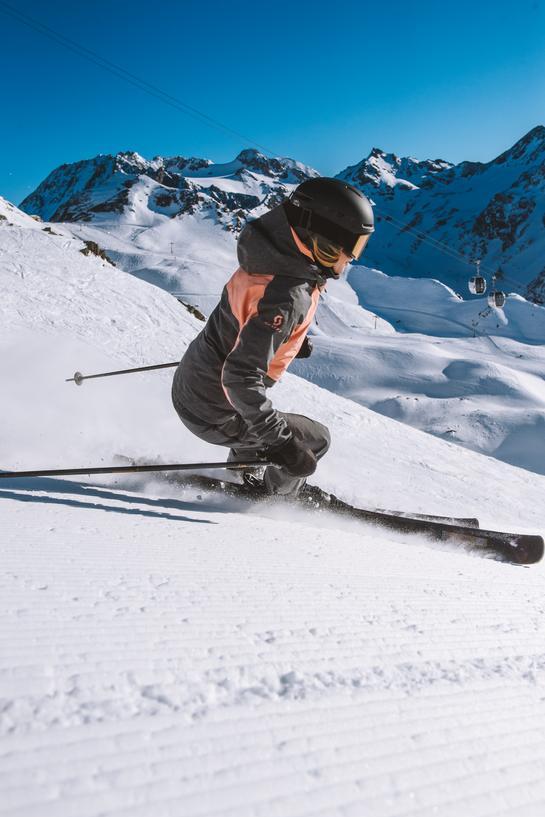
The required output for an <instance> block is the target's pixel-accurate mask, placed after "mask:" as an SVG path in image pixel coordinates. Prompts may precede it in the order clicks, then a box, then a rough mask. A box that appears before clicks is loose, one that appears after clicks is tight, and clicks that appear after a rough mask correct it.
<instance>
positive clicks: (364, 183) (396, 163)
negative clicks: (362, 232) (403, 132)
mask: <svg viewBox="0 0 545 817" xmlns="http://www.w3.org/2000/svg"><path fill="white" fill-rule="evenodd" d="M450 167H452V165H451V164H450V163H449V162H446V161H444V160H442V159H435V160H432V159H424V160H419V159H414V158H412V157H399V156H397V155H396V154H395V153H387V152H386V151H384V150H382V149H381V148H378V147H374V148H372V150H371V152H370V153H369V155H368V156H367V157H366V158H365V159H362V161H361V162H359V163H358V164H357V165H352V166H350V167H347V168H346V169H345V170H343V171H342V172H341V173H339V175H338V177H337V178H339V179H343V180H344V181H347V182H350V183H351V184H355V185H357V186H358V187H361V188H363V189H365V188H367V190H368V192H370V193H371V192H372V191H373V190H381V191H382V192H383V193H385V194H392V192H393V191H394V189H395V188H399V189H402V190H415V189H416V188H417V187H420V185H421V184H422V183H423V181H424V180H425V179H426V178H427V177H428V176H430V175H433V174H436V173H441V172H443V171H444V170H445V169H448V168H450Z"/></svg>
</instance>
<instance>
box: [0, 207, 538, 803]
mask: <svg viewBox="0 0 545 817" xmlns="http://www.w3.org/2000/svg"><path fill="white" fill-rule="evenodd" d="M6 209H7V205H6V204H5V203H4V202H0V213H2V214H3V213H4V212H6ZM9 221H10V224H8V223H7V221H0V249H1V251H2V252H1V255H0V286H1V288H2V292H3V321H2V325H1V327H0V349H1V355H0V383H2V400H1V401H0V426H1V427H2V429H3V432H4V433H3V435H2V467H3V468H30V467H48V466H52V465H58V466H61V467H69V466H78V465H84V464H89V465H91V464H96V465H101V464H105V463H108V462H111V461H112V459H113V457H114V456H115V454H118V453H121V454H127V455H129V456H132V455H135V456H143V457H146V458H150V459H151V458H152V457H157V456H159V457H163V458H164V459H169V460H171V461H173V460H176V459H179V460H193V459H202V460H203V461H205V460H207V459H208V458H211V459H218V458H219V457H220V456H221V455H222V454H225V451H224V450H221V449H215V448H213V447H211V446H207V445H206V444H205V443H201V442H200V441H198V440H196V439H194V438H192V437H191V435H190V434H189V433H188V432H186V431H185V429H184V428H183V427H182V425H181V424H180V423H179V421H178V419H177V417H176V415H175V413H174V411H173V409H172V407H171V406H170V399H169V387H170V380H171V373H169V372H168V371H159V372H154V373H149V374H138V375H127V376H122V377H118V378H115V379H103V380H96V381H88V382H86V383H84V384H83V385H82V386H81V387H76V386H75V385H74V384H73V383H65V382H64V380H65V378H68V377H71V376H72V375H73V372H74V371H75V370H76V369H79V370H80V371H83V372H84V373H92V372H95V371H101V370H105V369H117V368H124V367H125V366H130V365H139V364H148V363H154V362H157V363H161V362H166V361H168V360H176V359H178V358H179V356H180V355H181V354H182V353H183V350H184V348H185V346H186V344H187V343H188V342H189V340H190V339H191V338H192V337H193V336H194V335H195V333H196V332H197V331H198V330H199V329H200V327H201V326H202V323H200V322H199V321H198V320H196V319H195V318H194V317H193V316H192V315H190V314H189V313H188V312H187V311H186V310H185V309H184V308H183V307H182V306H181V305H180V304H179V303H178V302H177V301H176V299H175V298H173V297H172V295H171V294H169V293H168V292H167V291H165V290H164V289H159V288H157V287H154V286H152V285H151V284H150V283H148V282H147V281H145V280H140V279H139V278H138V277H136V276H134V275H130V274H127V273H126V272H123V271H122V270H121V269H119V268H116V267H112V266H111V265H109V264H108V263H106V262H104V261H103V260H101V259H99V258H97V257H95V256H92V255H90V256H84V255H82V254H81V253H80V251H79V250H80V249H82V247H83V244H82V242H81V240H80V239H79V237H78V236H77V234H76V235H73V234H72V232H70V230H69V229H68V228H67V226H66V225H56V224H53V225H51V229H53V230H54V231H55V232H58V233H59V235H51V234H50V233H48V232H44V230H43V227H44V226H48V225H41V224H37V223H36V222H35V221H33V220H32V219H29V218H28V217H27V216H24V214H19V213H18V212H17V211H16V210H13V209H11V210H10V217H9ZM72 229H73V228H72ZM85 229H94V228H93V227H91V226H88V225H86V227H85ZM74 232H77V231H74ZM86 237H87V236H86ZM119 240H120V241H122V240H124V239H123V237H121V238H120V239H119ZM99 243H100V242H99ZM219 280H220V274H219V273H217V282H218V283H219ZM350 284H351V279H350V278H349V281H348V282H346V281H343V282H339V283H338V288H337V289H336V290H335V291H336V293H337V297H334V296H333V294H332V293H333V287H334V286H336V284H332V285H331V287H330V293H329V294H328V296H327V299H326V301H324V303H323V304H322V307H321V317H320V316H319V322H318V327H317V329H316V334H315V338H314V339H315V342H316V345H317V350H316V354H317V357H316V358H314V356H313V357H312V358H310V360H309V361H308V362H306V363H305V362H304V361H301V362H300V364H299V365H300V366H305V365H307V366H309V365H311V362H312V361H314V360H320V359H321V360H322V362H324V360H325V356H326V354H327V353H328V351H327V348H326V345H327V344H328V343H329V344H330V349H329V351H330V353H331V355H333V356H334V355H335V354H338V355H339V358H338V361H337V362H334V365H332V366H331V367H330V368H329V373H330V374H331V373H332V372H334V371H335V369H336V370H337V373H338V374H339V375H341V374H343V376H345V377H348V375H349V374H352V376H354V377H355V378H357V376H358V373H359V376H360V378H361V377H363V376H365V377H368V376H369V373H370V371H371V370H372V366H371V365H369V366H368V363H366V361H368V360H369V357H368V356H369V354H371V352H372V353H373V354H374V355H375V357H374V360H375V361H378V360H379V350H382V351H381V354H382V355H384V356H386V355H390V358H392V357H393V358H394V359H395V366H394V367H393V368H392V367H391V366H390V368H389V367H387V366H384V367H383V368H382V371H381V372H379V373H378V374H377V385H376V386H375V385H373V384H371V386H370V388H371V390H373V389H374V388H376V389H377V392H378V388H379V385H380V379H381V377H385V376H386V373H387V372H390V373H391V374H392V373H393V372H397V373H398V374H401V373H403V371H406V372H408V371H409V367H408V365H407V358H405V360H404V361H403V360H402V359H401V358H400V355H401V353H402V352H403V353H405V354H406V355H411V356H412V357H411V366H412V365H413V364H414V363H415V362H418V361H419V360H420V361H421V362H423V360H424V355H425V354H426V355H427V359H428V362H429V364H430V367H431V368H430V371H431V375H430V378H431V382H432V384H433V383H435V382H436V379H437V372H436V370H435V369H434V367H435V366H436V367H437V369H439V367H443V369H444V368H445V366H446V365H450V366H451V368H450V369H449V370H448V371H449V373H450V380H449V382H450V383H451V384H453V383H457V384H463V383H465V382H466V381H468V380H469V381H471V378H472V377H473V378H474V380H475V382H477V383H481V380H480V379H479V378H481V374H480V373H479V370H476V369H475V368H473V369H472V368H470V367H469V366H468V359H469V357H470V353H471V354H472V355H475V352H476V351H478V352H479V354H480V355H481V356H482V357H483V359H484V362H483V366H486V367H490V370H493V371H494V373H495V377H496V382H497V383H499V384H500V385H499V386H498V388H499V390H500V393H499V395H498V400H499V401H500V402H501V403H502V404H503V402H504V400H505V391H504V384H505V383H507V382H508V381H509V379H510V378H511V382H512V383H513V386H512V390H511V395H512V398H513V400H514V401H515V400H518V401H519V402H520V404H521V408H522V409H523V410H526V409H527V408H528V406H529V405H530V403H531V400H536V399H538V398H539V397H540V395H541V392H540V391H539V388H538V386H539V384H538V382H537V380H538V375H537V374H536V371H537V367H538V366H539V365H540V363H539V361H540V357H539V355H540V354H541V352H540V348H539V347H538V346H528V345H526V344H523V343H521V341H520V340H513V339H512V338H509V337H498V338H497V339H496V340H497V343H498V345H499V349H501V350H506V351H505V354H507V351H508V350H511V351H513V350H515V349H524V354H525V358H524V359H518V360H519V364H518V365H519V366H520V371H519V372H518V374H517V377H518V379H515V380H513V378H514V377H515V375H514V374H513V372H514V371H515V366H514V365H513V366H512V367H511V368H510V370H509V371H506V370H504V369H503V368H502V367H503V366H504V365H505V364H504V358H503V357H502V355H503V351H502V354H500V352H499V351H498V349H496V351H495V352H494V351H493V350H492V347H491V346H490V345H489V347H488V350H487V353H488V358H486V357H485V353H486V349H485V345H486V343H487V341H485V340H483V339H482V338H475V339H473V338H467V337H459V336H455V337H448V336H443V337H442V336H437V337H435V336H426V335H424V334H402V333H400V332H396V331H395V330H394V328H393V326H392V323H391V322H390V317H391V316H390V317H379V318H378V319H377V321H376V328H375V321H374V317H373V314H372V313H371V312H370V311H369V310H367V309H365V308H363V307H362V306H361V305H360V303H359V301H358V298H361V297H362V295H361V292H360V290H359V289H357V288H352V287H351V285H350ZM434 291H435V289H434ZM437 292H440V293H441V296H440V297H439V295H438V301H437V303H439V302H441V299H442V298H443V295H444V297H445V299H446V301H447V302H448V304H449V305H450V306H449V309H450V308H451V307H452V309H453V310H454V309H455V308H456V307H455V306H454V302H453V301H452V297H453V296H451V295H450V294H449V293H448V291H447V292H443V290H441V291H439V290H437ZM435 307H436V304H435V305H434V309H435ZM506 314H507V313H506ZM335 332H337V333H338V334H339V338H338V344H339V346H336V345H335V337H334V334H335ZM365 337H367V341H366V343H367V345H363V344H364V342H365V341H364V339H365ZM389 344H390V345H389ZM403 344H405V345H403ZM464 344H465V346H464ZM471 344H473V345H472V346H471ZM470 346H471V348H470ZM341 347H342V349H341ZM350 348H351V349H352V351H353V356H352V358H349V356H348V351H349V350H350ZM339 349H340V350H341V351H339ZM373 350H374V351H373ZM341 352H342V354H341ZM526 355H527V357H526ZM419 356H420V357H419ZM447 360H448V361H449V362H448V364H446V363H445V361H447ZM313 365H314V364H313ZM422 365H423V364H422ZM366 367H367V368H366ZM324 371H325V369H324ZM487 371H488V369H487ZM487 376H488V375H487ZM392 377H393V374H392ZM423 377H424V370H423V369H422V371H421V372H420V373H419V371H418V369H417V371H416V378H417V379H418V378H421V379H423ZM444 377H447V375H444ZM316 378H317V376H316ZM339 382H342V378H340V377H339ZM401 385H402V388H406V384H403V383H402V384H401ZM470 386H471V383H470ZM459 387H460V386H459V385H458V386H457V388H459ZM384 388H386V385H385V381H384ZM478 388H479V389H480V391H479V394H480V396H481V398H482V402H483V406H486V405H488V404H490V402H493V400H494V396H493V395H492V393H491V391H490V390H489V391H488V392H487V391H486V390H485V389H484V388H481V386H478ZM524 390H525V391H524ZM339 391H342V389H340V388H339ZM390 391H391V389H390ZM352 396H354V397H355V399H349V398H350V397H352ZM272 397H273V399H274V400H275V403H276V404H277V405H278V407H279V408H282V409H284V410H292V411H298V412H302V413H308V414H309V415H310V416H313V417H315V418H316V419H318V420H322V421H323V422H325V423H326V424H327V425H328V426H329V427H330V428H331V430H332V432H333V444H332V449H331V451H330V453H328V455H327V457H326V458H324V460H323V461H322V462H321V464H320V467H319V470H318V472H317V474H316V477H315V479H316V482H318V483H319V484H320V485H322V486H323V487H324V488H326V489H328V490H334V491H335V492H336V493H337V494H338V495H340V496H341V497H343V498H345V499H347V500H351V501H354V502H357V503H358V504H361V505H369V506H379V507H397V508H399V509H405V510H412V511H422V512H431V513H433V512H436V513H446V514H457V515H464V516H468V515H478V516H479V518H480V519H481V522H482V525H483V526H490V527H498V528H501V527H508V528H512V529H517V530H527V531H529V532H535V533H543V531H544V529H545V524H544V517H543V506H544V498H545V476H542V475H540V474H536V473H532V472H530V471H528V470H523V469H522V468H517V467H513V466H511V465H508V464H506V463H504V462H501V461H499V460H497V459H493V458H491V457H488V456H483V455H482V454H479V453H476V452H475V451H472V450H469V449H468V448H464V447H462V446H460V445H454V444H452V443H450V442H447V441H445V440H442V439H440V438H438V437H436V436H432V435H430V434H427V433H424V432H423V431H421V430H419V429H416V428H412V427H410V426H409V425H407V424H404V423H400V422H398V421H397V420H396V419H392V418H391V417H388V416H385V415H384V414H378V413H376V412H374V411H371V410H370V409H369V408H368V407H366V406H365V405H362V404H361V402H362V401H363V398H362V397H361V394H360V395H358V394H355V395H350V394H348V393H347V392H345V395H344V396H343V394H340V393H339V394H336V393H333V392H332V391H329V390H327V389H325V388H321V387H320V385H317V384H316V383H313V382H311V381H310V380H306V379H301V378H300V377H298V376H296V375H294V374H290V375H287V376H286V377H285V378H284V379H283V381H282V383H280V384H279V385H278V386H276V387H275V389H274V390H273V392H272ZM519 419H520V418H519ZM536 422H537V420H536ZM538 427H539V426H538ZM512 429H513V433H514V432H515V431H516V430H518V433H521V434H522V433H523V432H522V429H523V426H522V425H521V424H520V423H518V424H517V423H515V422H514V421H513V425H512ZM524 442H525V444H526V445H527V446H530V444H531V438H530V437H528V439H526V440H525V441H524ZM0 553H1V558H0V565H1V567H0V585H1V591H0V608H1V610H2V614H1V616H0V639H1V643H2V650H1V651H0V734H1V735H2V743H1V745H0V791H1V798H0V812H1V813H4V814H7V815H10V816H11V815H13V817H15V815H17V817H61V816H62V817H66V815H74V817H76V816H77V817H99V815H100V817H104V815H108V816H110V815H111V816H112V817H113V815H116V817H117V816H118V815H126V816H127V817H129V815H130V817H139V816H140V817H149V815H154V817H163V816H164V817H166V815H172V817H178V816H179V815H181V814H183V815H184V817H193V816H194V817H197V816H198V815H216V816H217V817H219V815H221V817H235V815H236V817H245V815H248V817H250V815H251V816H252V817H255V815H267V817H269V816H271V817H274V815H279V816H280V815H281V816H282V817H298V815H301V817H302V815H310V814H312V815H322V816H323V815H328V816H329V815H331V817H333V816H335V817H337V816H338V817H341V815H342V817H347V815H357V817H359V815H362V814H372V815H373V816H374V817H375V815H377V817H390V816H391V817H394V815H395V816H396V817H401V815H403V816H404V815H407V817H408V816H409V815H418V817H428V815H430V817H431V815H432V814H437V813H439V814H441V815H452V817H458V815H460V814H464V815H471V817H480V816H481V815H482V817H485V815H500V814H505V815H512V817H520V815H523V817H530V815H534V814H535V815H537V814H541V813H542V811H543V803H544V800H545V784H544V783H543V780H544V768H543V764H544V753H545V742H544V738H543V730H542V729H541V727H540V725H541V723H542V721H543V717H544V715H545V705H544V702H543V701H544V696H543V689H542V687H543V683H544V668H545V662H544V659H543V613H544V604H543V581H544V579H543V567H542V566H541V565H538V566H536V567H534V568H532V569H524V568H517V567H514V566H509V565H505V564H500V563H497V562H494V561H491V560H486V559H482V558H475V557H472V556H470V555H468V554H466V553H464V552H462V550H461V549H459V548H454V547H452V546H445V545H441V544H440V543H433V542H430V541H427V540H425V539H423V538H421V537H416V536H407V535H403V534H400V533H392V532H389V531H385V530H383V529H379V528H375V527H372V526H367V525H363V524H359V523H356V522H354V521H349V520H340V519H338V518H335V517H332V516H330V515H328V514H326V513H321V514H318V513H316V512H309V511H303V510H294V509H291V510H289V511H288V510H287V509H286V508H285V507H284V506H277V505H272V506H264V507H261V506H247V505H245V504H244V503H236V502H234V501H233V500H227V499H224V498H221V497H212V496H209V495H207V494H206V493H203V492H197V491H195V490H194V489H193V490H190V489H187V488H186V489H182V488H180V487H179V486H176V485H174V484H172V483H168V482H165V481H162V480H161V479H159V478H158V477H153V478H149V477H146V478H143V477H128V476H123V477H117V478H114V477H105V478H103V479H102V480H98V479H96V478H95V479H92V478H87V479H83V480H79V479H65V480H61V479H57V478H50V479H39V480H23V481H18V480H14V479H11V480H3V481H2V482H1V483H0Z"/></svg>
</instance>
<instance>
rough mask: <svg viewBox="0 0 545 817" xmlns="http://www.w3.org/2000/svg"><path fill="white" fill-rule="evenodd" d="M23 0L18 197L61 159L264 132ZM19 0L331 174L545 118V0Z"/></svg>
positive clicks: (226, 150) (7, 190)
mask: <svg viewBox="0 0 545 817" xmlns="http://www.w3.org/2000/svg"><path fill="white" fill-rule="evenodd" d="M5 2H8V0H0V70H1V76H2V103H1V108H0V110H1V116H2V126H1V127H0V195H3V196H5V197H6V198H8V199H10V200H12V201H15V202H16V203H19V202H20V201H21V199H22V198H24V196H26V195H27V194H28V193H30V192H31V191H32V190H33V189H34V188H35V187H36V186H37V184H38V183H39V182H40V181H41V180H42V179H43V178H44V177H45V176H46V175H47V173H49V172H50V171H51V170H52V169H53V168H55V167H57V166H58V165H59V164H62V163H63V162H72V161H76V160H78V159H82V158H87V157H90V156H94V155H96V154H97V153H115V152H117V151H119V150H136V151H138V152H139V153H141V154H142V155H144V156H147V157H152V156H154V155H157V154H161V155H175V154H178V155H186V156H191V155H193V156H195V155H196V156H206V157H208V158H211V159H213V160H215V161H228V160H230V159H232V158H234V156H235V155H236V154H237V153H238V152H239V151H240V150H241V149H243V148H245V147H249V146H251V145H250V144H249V143H248V142H247V141H245V140H244V139H243V138H242V137H240V136H235V135H233V134H229V133H226V132H224V131H222V130H219V129H216V128H211V127H209V126H207V125H206V124H204V122H203V121H201V120H199V119H196V118H193V117H191V116H188V115H186V114H184V113H182V112H181V111H178V110H176V109H174V108H172V107H169V106H168V105H166V104H164V103H163V102H161V101H160V100H159V99H157V98H155V97H153V96H150V95H148V94H146V93H144V92H142V91H141V90H139V89H138V88H136V87H134V86H132V85H130V84H128V83H127V82H125V81H124V80H123V79H121V78H119V77H118V76H115V75H114V74H112V73H111V72H110V71H107V70H104V69H103V68H101V67H99V66H97V65H96V64H94V63H92V62H89V61H88V60H86V59H84V58H83V57H82V56H80V55H79V54H78V53H74V52H73V51H71V50H69V49H68V48H66V47H64V46H62V45H60V44H59V43H58V42H56V41H55V40H53V39H51V38H50V37H47V36H44V35H43V34H42V33H40V32H39V31H37V30H36V29H35V28H32V27H28V26H27V25H24V24H23V23H21V22H20V21H19V20H17V19H15V18H14V17H13V16H11V15H9V14H6V13H5V10H4V9H5ZM9 4H10V5H11V6H12V7H15V8H16V9H18V10H19V11H20V12H22V13H24V14H26V15H29V16H30V17H32V18H34V19H35V20H37V21H39V22H41V23H44V24H45V25H47V26H48V27H49V28H50V29H52V30H53V31H54V32H56V33H57V34H59V35H62V36H64V37H67V38H69V39H70V40H73V41H75V42H77V43H79V44H81V45H83V46H85V47H87V48H89V49H92V50H93V51H94V52H96V53H98V54H100V55H101V56H102V57H104V58H106V59H107V60H109V61H111V62H113V63H116V64H117V65H119V66H121V67H122V68H124V69H125V70H127V71H130V72H131V73H132V74H134V75H137V76H138V77H141V78H142V79H145V80H146V81H147V82H149V83H152V84H153V85H155V86H157V87H159V88H160V89H161V90H163V91H164V92H166V93H168V94H171V95H172V96H175V97H177V98H178V99H180V100H181V101H183V102H185V103H186V104H188V105H191V106H193V107H195V108H197V109H199V110H200V111H202V112H203V113H205V114H207V115H208V116H210V117H213V118H214V119H216V120H219V121H220V122H222V123H224V124H225V125H226V126H228V127H229V128H231V129H233V130H236V131H238V132H239V133H241V134H243V135H245V136H247V137H248V139H249V140H250V141H255V142H257V143H260V144H261V145H264V146H266V147H267V148H269V149H270V150H271V151H272V152H273V153H274V154H276V155H283V156H291V157H293V158H296V159H299V160H300V161H303V162H306V163H307V164H310V165H312V166H313V167H315V168H316V169H318V170H319V171H320V172H321V173H323V174H324V175H333V174H335V173H337V172H339V171H340V170H342V169H343V168H344V167H346V165H349V164H355V163H356V162H358V161H359V160H360V159H362V158H363V157H364V156H366V155H367V154H368V152H369V151H370V149H371V148H372V147H373V146H379V147H381V148H383V149H385V150H388V151H393V152H395V153H397V154H399V155H412V156H416V157H418V158H445V159H448V160H450V161H454V162H458V161H461V160H463V159H471V160H480V161H487V160H489V159H491V158H493V157H494V156H496V155H497V154H498V153H500V152H501V151H503V150H504V149H506V148H507V147H509V146H510V145H511V144H513V142H515V141H516V140H517V139H518V138H520V137H521V136H522V135H523V134H524V133H526V132H527V131H528V130H530V128H532V127H533V126H535V125H537V124H545V0H518V2H517V3H513V2H512V0H510V1H509V2H506V0H495V2H493V1H492V0H490V1H489V0H485V1H484V2H483V1H482V0H481V2H479V0H473V2H469V1H468V0H457V2H451V0H446V2H431V0H423V1H422V2H413V3H411V2H410V0H404V2H398V0H390V2H388V3H385V4H380V3H378V2H373V3H371V2H367V0H363V1H360V2H356V1H354V2H352V1H350V2H349V1H347V0H336V1H335V2H334V3H330V4H327V3H325V2H324V1H323V0H322V2H310V0H308V1H307V0H302V1H301V2H297V1H296V0H292V2H285V0H279V2H274V3H270V2H260V3H259V2H255V0H254V2H242V0H230V2H216V0H212V2H211V1H210V0H209V1H208V2H202V0H201V2H196V0H161V2H160V3H156V4H152V3H149V2H143V0H131V2H125V0H94V2H86V3H81V2H74V0H48V2H47V3H44V2H38V0H9Z"/></svg>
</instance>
